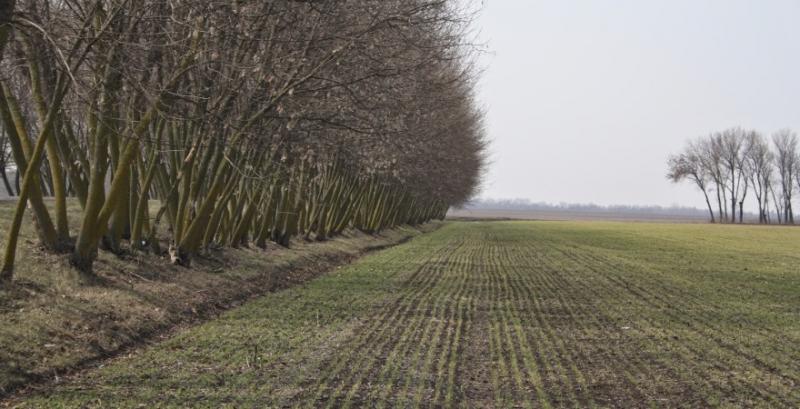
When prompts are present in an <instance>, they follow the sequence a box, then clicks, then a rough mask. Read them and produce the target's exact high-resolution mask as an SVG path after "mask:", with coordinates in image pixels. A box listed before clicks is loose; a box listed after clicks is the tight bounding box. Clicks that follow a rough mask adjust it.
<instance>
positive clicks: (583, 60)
mask: <svg viewBox="0 0 800 409" xmlns="http://www.w3.org/2000/svg"><path fill="white" fill-rule="evenodd" d="M798 15H800V2H792V1H769V2H753V1H743V0H739V1H723V0H713V1H701V2H698V1H689V0H675V1H668V2H667V1H662V2H639V1H633V0H621V1H613V2H612V1H586V0H584V1H580V0H576V1H570V2H561V1H555V0H548V1H538V0H536V1H509V0H503V1H501V0H486V1H484V2H483V7H482V8H481V12H480V15H479V17H478V19H477V21H476V22H475V28H476V30H477V31H479V36H478V38H479V40H480V41H482V42H485V43H486V45H487V48H488V51H489V52H488V53H486V54H484V55H482V56H481V58H480V63H481V65H482V66H483V67H484V68H485V72H484V73H483V76H482V79H481V81H480V86H479V89H478V97H479V101H480V104H481V105H482V106H483V107H484V108H485V110H486V113H487V118H486V125H487V130H488V136H489V138H490V139H491V145H490V152H491V162H492V163H491V164H490V165H489V170H488V173H487V177H486V182H485V183H484V187H483V190H482V192H481V194H480V195H479V197H482V198H495V199H501V198H508V199H513V198H526V199H530V200H531V201H534V202H540V201H541V202H551V203H559V202H568V203H596V204H600V205H616V204H627V205H661V206H670V205H673V204H676V205H682V206H694V207H700V208H703V207H705V203H704V201H703V198H702V194H701V193H700V192H699V191H697V190H696V189H695V188H694V187H693V186H692V185H690V184H689V183H682V184H679V185H674V184H672V183H670V182H669V181H667V179H666V177H665V174H666V160H667V156H668V155H669V154H671V153H674V152H676V151H678V150H680V149H681V148H682V146H683V145H684V143H685V142H686V141H688V140H690V139H692V138H696V137H698V136H702V135H706V134H708V133H710V132H712V131H718V130H722V129H725V128H728V127H732V126H742V127H746V128H755V129H757V130H759V131H761V132H763V133H765V134H767V135H768V134H770V133H771V132H773V131H775V130H777V129H780V128H785V127H791V128H794V129H795V130H800V118H799V117H798V115H799V114H798V112H797V110H796V109H795V108H794V105H795V104H796V102H795V101H794V99H795V98H796V97H797V96H798V95H800V92H799V91H800V74H799V73H800V47H798V44H799V43H798V42H797V41H794V40H793V39H796V38H798V37H800V26H798V25H797V24H796V21H795V16H798ZM746 210H752V205H751V208H749V209H746Z"/></svg>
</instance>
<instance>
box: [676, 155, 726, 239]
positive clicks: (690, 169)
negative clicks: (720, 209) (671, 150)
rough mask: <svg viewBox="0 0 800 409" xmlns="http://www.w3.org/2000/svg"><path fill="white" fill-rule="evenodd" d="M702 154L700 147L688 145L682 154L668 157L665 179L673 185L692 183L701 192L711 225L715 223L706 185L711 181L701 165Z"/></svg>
mask: <svg viewBox="0 0 800 409" xmlns="http://www.w3.org/2000/svg"><path fill="white" fill-rule="evenodd" d="M703 154H704V151H703V148H702V146H698V145H697V144H695V143H689V144H688V145H687V146H686V148H684V151H683V152H682V153H680V154H678V155H673V156H670V157H669V160H668V161H667V167H668V172H667V178H668V179H669V180H671V181H672V182H674V183H678V182H681V181H683V180H686V179H688V180H690V181H691V182H693V183H694V184H695V186H697V188H698V189H700V191H701V192H703V197H704V198H705V200H706V206H708V213H709V216H710V218H711V223H715V222H716V219H715V217H714V209H713V208H712V207H711V201H710V200H709V198H708V184H709V182H710V181H711V180H712V179H711V176H710V173H709V171H708V169H707V168H706V167H705V166H704V165H703V160H702V156H703Z"/></svg>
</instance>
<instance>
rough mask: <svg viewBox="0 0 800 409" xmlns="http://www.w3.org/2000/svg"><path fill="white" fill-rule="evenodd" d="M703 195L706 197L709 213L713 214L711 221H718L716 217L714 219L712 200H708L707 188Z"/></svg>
mask: <svg viewBox="0 0 800 409" xmlns="http://www.w3.org/2000/svg"><path fill="white" fill-rule="evenodd" d="M703 196H705V198H706V206H708V214H709V215H710V216H711V223H716V222H717V221H716V219H714V209H713V208H712V207H711V201H710V200H708V193H706V191H705V189H703Z"/></svg>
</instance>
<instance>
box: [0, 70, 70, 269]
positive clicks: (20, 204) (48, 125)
mask: <svg viewBox="0 0 800 409" xmlns="http://www.w3.org/2000/svg"><path fill="white" fill-rule="evenodd" d="M62 80H63V77H61V78H59V82H58V85H57V87H56V91H55V97H54V98H53V103H52V105H51V106H50V112H49V113H48V115H47V118H46V119H45V120H44V121H43V123H42V124H43V127H42V129H41V131H40V132H39V139H38V140H37V141H36V146H35V147H34V149H33V152H32V153H31V158H30V160H29V161H28V167H27V169H26V170H25V177H24V178H23V179H22V189H21V190H20V192H19V200H18V201H17V207H16V209H15V211H14V218H13V220H12V222H11V228H10V229H9V231H8V239H7V241H6V251H5V254H4V257H3V267H2V269H1V270H0V280H10V279H11V278H12V276H13V274H14V258H15V255H16V252H17V239H18V238H19V229H20V227H21V226H22V217H23V215H24V214H25V205H26V203H27V202H28V194H29V193H30V190H31V186H32V185H33V184H34V183H36V179H38V177H37V176H38V172H36V169H37V168H38V167H39V165H40V163H41V161H42V157H43V154H44V150H45V145H47V139H48V138H49V136H50V134H51V133H52V130H53V129H52V128H53V122H54V121H55V117H56V110H57V107H59V106H60V105H61V101H62V100H63V98H64V96H65V95H66V93H67V85H64V84H62Z"/></svg>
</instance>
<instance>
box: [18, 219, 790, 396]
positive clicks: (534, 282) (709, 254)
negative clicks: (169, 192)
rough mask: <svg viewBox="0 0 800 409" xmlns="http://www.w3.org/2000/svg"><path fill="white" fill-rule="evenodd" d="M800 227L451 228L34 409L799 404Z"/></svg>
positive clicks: (60, 390) (225, 319)
mask: <svg viewBox="0 0 800 409" xmlns="http://www.w3.org/2000/svg"><path fill="white" fill-rule="evenodd" d="M798 243H800V230H798V229H794V228H775V227H759V226H724V225H700V224H655V223H615V222H450V223H448V224H446V225H445V226H444V227H443V228H441V229H439V230H437V231H435V232H433V233H429V234H426V235H423V236H420V237H417V238H415V239H414V240H411V241H410V242H408V243H405V244H403V245H400V246H397V247H394V248H392V249H389V250H385V251H381V252H376V253H372V254H370V255H368V256H366V257H364V258H362V259H361V260H359V261H357V262H355V263H353V264H351V265H349V266H346V267H342V268H340V269H337V270H336V271H334V272H332V273H330V274H327V275H325V276H323V277H321V278H318V279H316V280H313V281H311V282H309V283H307V284H305V285H302V286H298V287H294V288H292V289H288V290H285V291H281V292H278V293H275V294H270V295H267V296H265V297H262V298H259V299H257V300H254V301H251V302H249V303H247V304H245V305H243V306H242V307H239V308H236V309H234V310H231V311H229V312H227V313H225V314H223V315H222V316H220V317H219V318H218V319H215V320H213V321H210V322H208V323H206V324H203V325H200V326H197V327H194V328H192V329H189V330H186V331H183V332H181V333H179V334H177V335H175V336H174V337H172V338H170V339H168V340H166V341H164V342H161V343H157V344H154V345H152V346H150V347H148V348H145V349H144V350H142V351H140V352H136V353H133V354H131V355H130V356H126V357H121V358H119V359H116V360H114V361H113V362H110V363H107V364H106V365H104V366H102V367H99V368H96V369H93V370H90V371H87V372H85V373H82V374H79V375H78V376H75V377H72V378H70V379H66V380H63V381H62V382H61V383H59V384H57V385H55V386H49V387H47V388H46V389H45V388H43V389H42V390H39V391H36V390H34V391H31V392H29V394H28V395H27V396H25V397H23V398H19V399H21V400H19V401H14V402H12V403H16V404H20V405H21V406H22V407H42V406H47V407H58V406H61V407H75V406H81V405H87V406H91V407H118V406H122V407H137V405H143V406H142V407H153V406H155V407H186V406H190V407H263V406H277V407H293V406H297V407H359V406H364V405H369V406H375V407H397V406H400V407H419V406H424V407H427V406H444V407H455V406H458V407H464V406H467V407H498V408H506V407H678V406H682V407H708V406H723V407H797V406H798V405H799V404H800V269H798V265H800V251H798V250H800V244H798Z"/></svg>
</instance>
